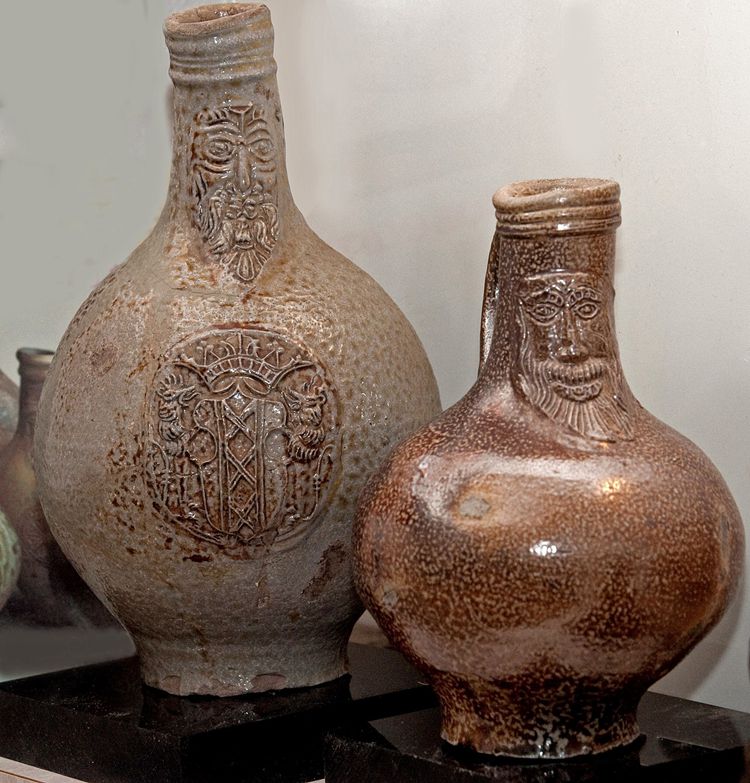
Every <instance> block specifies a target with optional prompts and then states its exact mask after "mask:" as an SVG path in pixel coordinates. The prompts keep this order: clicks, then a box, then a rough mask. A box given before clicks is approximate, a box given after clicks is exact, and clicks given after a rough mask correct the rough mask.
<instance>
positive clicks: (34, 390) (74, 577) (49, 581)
mask: <svg viewBox="0 0 750 783" xmlns="http://www.w3.org/2000/svg"><path fill="white" fill-rule="evenodd" d="M16 356H17V357H18V368H19V373H20V375H21V395H20V411H19V417H18V427H17V429H16V432H15V435H14V436H13V439H12V440H11V442H10V443H9V444H8V445H7V446H6V447H5V449H4V450H3V451H2V452H0V508H3V509H4V510H5V514H6V516H7V518H8V520H9V522H10V523H11V525H12V526H13V528H14V529H15V532H16V534H17V536H18V538H19V540H20V543H21V552H22V555H21V575H20V577H19V579H18V585H17V588H16V591H15V592H14V594H13V595H12V596H11V599H10V601H9V602H8V606H7V609H6V615H7V617H6V619H12V620H13V621H15V622H21V623H23V624H26V625H49V626H64V625H75V626H91V625H97V626H98V625H112V624H115V621H114V619H113V618H112V616H111V615H110V614H109V612H108V611H107V610H106V609H105V608H104V607H103V606H102V604H101V603H100V602H99V601H98V600H97V598H96V597H95V596H94V595H93V593H92V592H91V591H90V590H89V589H88V587H86V584H85V583H84V582H83V580H82V579H81V578H80V577H79V576H78V574H77V573H76V571H75V569H74V568H73V567H72V566H71V565H70V563H69V562H68V561H67V559H66V558H65V556H64V555H63V553H62V552H61V551H60V547H59V546H58V545H57V542H56V541H55V539H54V538H53V537H52V534H51V533H50V530H49V527H48V526H47V521H46V520H45V518H44V512H43V511H42V507H41V505H40V504H39V498H38V495H37V485H36V478H35V476H34V468H33V466H32V464H31V447H32V441H33V436H34V426H35V423H36V415H37V406H38V404H39V396H40V394H41V391H42V386H43V384H44V379H45V377H46V375H47V370H48V369H49V366H50V362H51V361H52V357H53V356H54V353H53V352H52V351H45V350H41V349H38V348H21V349H19V350H18V352H17V353H16Z"/></svg>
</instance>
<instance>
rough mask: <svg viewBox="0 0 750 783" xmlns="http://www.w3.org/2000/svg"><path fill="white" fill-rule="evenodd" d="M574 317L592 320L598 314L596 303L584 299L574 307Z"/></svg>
mask: <svg viewBox="0 0 750 783" xmlns="http://www.w3.org/2000/svg"><path fill="white" fill-rule="evenodd" d="M574 309H575V312H576V315H579V316H580V317H581V318H586V319H589V318H593V317H594V316H595V315H598V313H599V305H598V303H597V302H592V301H591V300H590V299H584V300H583V301H582V302H579V303H578V304H577V305H576V306H575V308H574Z"/></svg>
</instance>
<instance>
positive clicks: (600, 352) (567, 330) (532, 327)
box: [517, 272, 632, 441]
mask: <svg viewBox="0 0 750 783" xmlns="http://www.w3.org/2000/svg"><path fill="white" fill-rule="evenodd" d="M610 296H611V294H610V293H609V292H604V291H602V290H600V289H599V288H598V286H597V282H596V281H595V280H594V278H593V277H591V276H590V275H587V274H585V273H582V272H577V273H566V272H553V273H549V274H541V275H532V276H530V277H527V278H526V279H524V280H523V281H522V282H521V284H520V287H519V295H518V315H517V317H518V322H519V326H520V328H521V341H520V345H521V350H520V356H519V357H518V380H519V384H520V387H521V390H522V392H523V394H524V395H525V397H526V398H527V399H528V401H529V402H530V403H531V404H532V405H533V406H534V407H535V408H537V409H539V410H540V411H541V412H542V413H544V414H545V415H546V416H548V417H549V418H551V419H552V420H553V421H555V422H557V423H559V424H561V425H563V426H565V427H567V428H569V429H571V430H573V431H574V432H576V433H577V434H579V435H582V436H584V437H587V438H592V439H594V440H600V441H615V440H621V439H630V438H631V437H632V427H631V423H630V410H629V405H630V403H629V397H627V398H626V395H627V391H626V390H625V388H624V384H623V380H622V373H621V370H620V365H619V362H618V360H617V357H616V356H615V355H614V353H613V344H614V341H613V336H612V325H611V323H610V319H609V307H610V301H609V299H610Z"/></svg>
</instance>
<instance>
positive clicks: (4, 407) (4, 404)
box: [0, 370, 18, 449]
mask: <svg viewBox="0 0 750 783" xmlns="http://www.w3.org/2000/svg"><path fill="white" fill-rule="evenodd" d="M17 425H18V386H16V384H15V383H13V381H11V379H10V378H9V377H8V376H7V375H6V374H5V373H4V372H3V371H2V370H0V449H2V448H4V447H5V446H7V445H8V444H9V443H10V440H11V438H12V437H13V433H14V432H15V431H16V426H17Z"/></svg>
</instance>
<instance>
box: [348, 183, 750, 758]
mask: <svg viewBox="0 0 750 783" xmlns="http://www.w3.org/2000/svg"><path fill="white" fill-rule="evenodd" d="M494 204H495V207H496V209H497V230H496V234H495V238H494V241H493V246H492V250H491V253H490V260H489V266H488V271H487V284H486V291H485V306H484V313H483V335H482V364H481V368H480V373H479V378H478V380H477V382H476V384H475V385H474V386H473V387H472V389H471V390H470V391H469V392H468V394H467V395H466V396H465V397H464V398H463V399H462V400H461V401H460V402H458V403H457V404H456V405H454V406H453V407H452V408H450V409H449V410H448V411H446V412H445V413H443V414H442V415H441V416H439V417H438V418H437V419H436V420H434V421H433V422H432V423H431V424H429V425H428V426H426V427H424V428H423V429H422V430H420V431H419V432H417V433H416V434H414V435H413V436H412V437H410V438H409V439H407V440H406V441H405V442H404V443H402V444H401V445H399V446H398V447H397V448H396V449H395V450H394V451H393V452H392V454H391V456H390V457H389V459H388V461H387V462H386V464H385V465H384V467H383V468H382V469H381V470H380V471H379V473H378V474H377V475H376V477H375V478H373V479H372V480H371V482H370V483H369V484H368V486H367V488H366V489H365V491H364V493H363V495H362V498H361V503H360V507H359V511H358V516H357V522H356V526H355V577H356V583H357V586H358V589H359V592H360V595H361V596H362V598H363V600H364V602H365V604H366V606H367V607H368V608H369V609H370V611H371V612H372V613H373V614H374V615H375V618H376V619H377V621H378V622H379V623H380V625H381V627H382V628H383V629H384V631H385V632H386V634H387V635H388V636H389V638H390V639H391V641H392V643H393V644H394V646H396V647H397V648H398V649H400V650H401V651H402V652H403V653H405V654H406V655H407V657H408V658H409V659H410V660H411V661H412V662H413V663H414V664H415V665H416V666H418V667H419V668H421V669H422V670H423V671H425V672H426V674H427V676H428V678H429V680H430V682H431V683H432V685H433V686H434V687H435V689H436V691H437V693H438V696H439V698H440V703H441V708H442V716H443V723H442V736H443V738H444V739H445V740H447V741H448V742H450V743H453V744H461V745H466V746H469V747H471V748H473V749H475V750H477V751H480V752H482V753H489V754H497V755H509V756H516V757H535V758H539V757H542V758H560V757H565V756H574V755H578V754H586V753H593V752H599V751H604V750H607V749H609V748H612V747H615V746H618V745H624V744H627V743H629V742H631V741H632V740H634V739H635V738H636V737H637V736H638V726H637V724H636V719H635V711H636V706H637V704H638V701H639V699H640V697H641V695H642V694H643V692H644V691H645V690H646V688H647V687H648V686H649V685H650V684H652V683H653V682H654V681H655V680H657V679H658V678H659V677H661V676H662V675H664V674H665V673H666V672H667V671H668V670H669V669H670V668H671V667H673V666H674V665H675V664H676V663H677V662H678V661H679V660H680V659H681V658H682V657H683V656H684V655H685V654H686V653H687V652H688V651H689V650H690V649H691V648H692V647H693V646H694V645H695V643H696V642H697V641H698V640H699V639H700V638H701V637H702V636H703V635H704V634H705V633H706V632H707V631H708V629H709V628H711V627H712V626H713V625H714V624H715V623H716V622H717V620H718V619H719V617H720V616H721V614H722V612H723V611H724V609H725V607H726V606H727V603H728V601H729V599H730V596H731V594H732V592H733V590H734V588H735V585H736V583H737V579H738V574H739V570H740V561H741V556H742V547H743V531H742V524H741V520H740V517H739V513H738V511H737V507H736V506H735V504H734V501H733V500H732V497H731V495H730V493H729V491H728V489H727V487H726V485H725V483H724V481H723V479H722V478H721V476H720V475H719V474H718V472H717V471H716V469H715V468H714V466H713V465H712V464H711V462H710V461H709V460H708V459H707V457H706V456H705V455H704V454H703V453H702V452H701V451H700V450H699V449H698V448H697V447H696V446H695V445H693V444H692V443H691V442H690V441H688V440H687V439H685V438H684V437H682V436H681V435H679V434H677V433H676V432H675V431H674V430H672V429H670V428H669V427H667V426H666V425H664V424H662V423H661V422H659V421H658V420H657V419H655V418H654V417H653V416H652V415H650V414H649V413H648V412H647V411H645V410H644V409H643V408H642V407H641V405H640V404H639V403H638V402H637V401H636V399H635V398H634V397H633V394H632V393H631V391H630V389H629V388H628V385H627V383H626V381H625V379H624V377H623V373H622V368H621V366H620V361H619V354H618V348H617V342H616V338H615V331H614V321H613V297H614V290H613V285H612V280H613V265H614V251H615V229H616V227H617V226H618V225H619V223H620V203H619V187H618V185H617V184H616V183H614V182H610V181H606V180H587V179H582V180H578V179H572V180H542V181H532V182H522V183H518V184H515V185H510V186H508V187H505V188H503V189H502V190H500V191H499V192H498V193H497V194H496V195H495V198H494Z"/></svg>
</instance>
